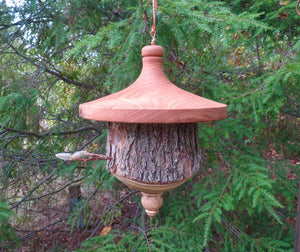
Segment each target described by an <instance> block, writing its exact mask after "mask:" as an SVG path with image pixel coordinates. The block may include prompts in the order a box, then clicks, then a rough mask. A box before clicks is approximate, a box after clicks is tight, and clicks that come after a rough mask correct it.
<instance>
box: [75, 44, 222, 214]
mask: <svg viewBox="0 0 300 252" xmlns="http://www.w3.org/2000/svg"><path fill="white" fill-rule="evenodd" d="M163 53H164V49H163V48H162V47H161V46H158V45H149V46H145V47H144V48H143V49H142V56H143V59H142V60H143V68H142V71H141V74H140V76H139V77H138V79H137V80H136V81H135V82H134V83H133V84H131V85H130V86H128V87H127V88H125V89H123V90H121V91H119V92H116V93H114V94H111V95H108V96H105V97H103V98H100V99H97V100H94V101H90V102H87V103H84V104H81V105H80V106H79V114H80V116H81V117H83V118H85V119H90V120H97V121H107V122H109V123H108V134H107V146H106V151H107V153H106V155H107V156H109V157H111V159H109V160H107V165H106V168H107V170H108V171H110V172H111V173H112V174H113V175H114V176H115V177H116V178H117V179H118V180H120V181H121V182H123V183H124V184H126V185H127V186H129V187H130V188H133V189H136V190H139V191H141V193H142V195H143V196H142V205H143V206H144V208H145V210H146V213H147V214H148V215H149V216H150V217H151V218H153V217H154V216H155V215H156V214H157V213H158V210H159V208H160V207H161V205H162V203H163V199H162V194H163V192H165V191H169V190H172V189H174V188H176V187H178V186H180V185H181V184H183V183H184V182H185V181H187V180H188V179H189V178H190V177H191V176H193V175H194V174H195V173H196V172H197V170H198V169H199V168H200V155H201V153H200V148H199V143H198V125H197V122H206V121H216V120H221V119H224V118H226V117H227V106H226V105H225V104H222V103H218V102H215V101H212V100H208V99H205V98H203V97H200V96H198V95H195V94H192V93H190V92H187V91H184V90H182V89H180V88H178V87H177V86H175V85H174V84H172V83H171V82H170V81H169V80H168V78H167V77H166V75H165V73H164V71H163V66H162V64H163V58H162V56H163Z"/></svg>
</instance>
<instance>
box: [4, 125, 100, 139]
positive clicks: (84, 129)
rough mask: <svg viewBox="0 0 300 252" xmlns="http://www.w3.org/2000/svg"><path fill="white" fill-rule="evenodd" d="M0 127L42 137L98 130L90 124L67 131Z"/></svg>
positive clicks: (8, 130)
mask: <svg viewBox="0 0 300 252" xmlns="http://www.w3.org/2000/svg"><path fill="white" fill-rule="evenodd" d="M0 128H2V129H4V130H6V131H7V132H13V133H18V134H20V135H24V136H33V137H36V138H43V137H47V136H60V135H72V134H78V133H81V132H83V131H88V130H93V131H99V130H98V129H97V128H96V127H92V126H86V127H82V128H78V129H74V130H67V131H55V132H53V131H47V132H45V133H41V134H38V133H35V132H30V131H25V130H20V129H14V128H10V127H5V126H4V127H3V126H2V125H1V124H0Z"/></svg>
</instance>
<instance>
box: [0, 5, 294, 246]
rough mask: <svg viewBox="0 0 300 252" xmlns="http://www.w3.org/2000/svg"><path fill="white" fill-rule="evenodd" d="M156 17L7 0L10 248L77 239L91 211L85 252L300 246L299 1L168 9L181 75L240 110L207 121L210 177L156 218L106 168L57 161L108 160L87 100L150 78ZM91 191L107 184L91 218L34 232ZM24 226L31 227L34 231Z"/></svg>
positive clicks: (170, 51) (0, 25)
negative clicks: (149, 48)
mask: <svg viewBox="0 0 300 252" xmlns="http://www.w3.org/2000/svg"><path fill="white" fill-rule="evenodd" d="M151 22H152V6H151V1H148V0H147V1H146V0H139V1H121V0H120V1H107V0H104V1H93V0H83V1H82V0H74V1H69V0H68V1H50V0H44V1H36V0H31V1H24V2H22V3H20V4H19V5H7V4H6V1H1V2H0V41H1V43H0V56H1V57H0V174H1V176H0V193H1V198H0V246H1V248H2V249H4V248H5V249H12V250H13V249H14V248H15V246H16V244H17V241H18V240H19V241H20V246H22V244H25V243H26V242H28V240H30V239H32V237H34V236H35V235H37V233H38V232H44V231H45V230H48V229H49V227H51V228H52V227H55V225H57V224H58V223H62V222H63V221H66V220H69V222H68V223H69V224H70V226H71V228H70V229H71V230H73V229H74V230H75V229H76V223H77V220H78V215H80V214H82V213H84V218H85V219H84V221H83V222H84V225H85V228H86V230H88V231H90V232H89V235H88V237H87V238H86V239H85V242H82V241H83V240H82V241H81V242H79V241H78V243H77V244H76V246H75V245H74V246H73V248H72V249H74V250H75V249H77V251H97V250H98V251H117V250H119V251H139V250H141V251H187V250H188V251H239V252H240V251H292V248H293V242H294V222H295V218H296V210H295V209H296V206H295V199H296V197H297V179H296V178H298V177H299V169H298V168H299V159H297V158H299V149H300V148H299V128H300V127H299V94H300V85H299V80H300V76H299V75H300V68H299V60H300V58H299V57H300V56H299V55H300V54H299V48H300V42H299V41H300V37H299V29H300V28H299V27H300V18H299V16H297V14H296V11H295V3H294V2H293V1H267V0H263V1H242V0H235V1H229V0H226V1H208V0H202V1H196V0H190V1H187V0H176V1H171V0H165V1H158V9H157V44H159V45H161V46H163V47H164V49H165V57H164V68H165V69H164V70H165V72H166V74H167V76H168V78H169V79H170V80H171V81H172V82H173V83H175V84H176V85H178V86H179V87H181V88H183V89H186V90H188V91H190V92H193V93H196V94H198V95H201V96H203V97H206V98H209V99H212V100H216V101H220V102H223V103H226V104H228V112H229V118H228V119H226V120H223V121H219V122H215V123H206V124H199V132H200V133H199V141H200V145H201V148H202V164H201V169H200V172H199V173H198V174H196V175H195V176H194V177H193V178H192V179H191V180H190V181H188V182H187V183H186V184H184V185H182V186H181V187H180V188H178V189H176V190H174V191H171V192H169V193H166V196H165V203H164V206H163V207H162V209H161V211H160V214H159V215H158V216H157V217H156V218H155V219H154V220H153V221H151V222H150V221H148V220H147V219H145V217H144V214H143V212H142V210H141V207H140V206H139V203H138V197H137V195H136V192H132V191H130V190H129V189H125V188H124V187H123V186H122V185H120V184H119V183H118V182H117V181H116V180H115V179H114V178H113V177H111V175H110V174H109V173H108V172H107V171H106V170H105V162H104V161H91V162H86V163H81V162H75V163H74V162H68V161H67V162H64V161H61V160H58V159H56V158H55V154H56V153H59V152H75V151H80V150H87V151H91V152H94V153H105V142H106V131H105V129H106V124H105V123H101V122H93V121H86V120H83V119H81V118H80V117H79V116H78V105H79V104H80V103H83V102H86V101H88V100H92V99H96V98H99V97H102V96H105V95H107V94H110V93H113V92H116V91H118V90H121V89H122V88H125V87H127V86H128V85H129V84H130V83H132V82H133V81H134V80H135V79H136V78H137V77H138V75H139V73H140V69H141V55H140V50H141V48H142V47H143V46H144V45H148V44H149V43H150V40H151V38H150V36H149V32H150V26H151ZM166 95H167V94H166ZM297 165H298V166H297ZM77 183H80V184H81V185H82V186H86V187H88V186H90V187H92V188H94V189H95V191H93V192H92V193H91V194H90V195H88V196H87V197H86V198H85V199H82V201H81V202H82V205H80V206H79V207H78V211H74V212H72V214H71V215H70V214H68V213H66V214H65V215H64V216H62V218H60V219H53V220H52V221H51V222H50V224H49V223H48V224H47V225H45V226H39V227H35V226H31V224H30V223H31V221H32V220H33V219H34V216H35V215H36V213H35V212H34V209H38V208H39V207H40V205H43V204H44V205H47V206H49V207H48V209H49V211H51V207H52V206H53V205H55V204H56V203H55V202H57V201H60V200H61V198H62V197H64V194H63V192H64V190H65V189H66V188H67V187H68V186H70V185H72V184H77ZM104 191H105V192H106V193H107V192H109V193H110V195H115V196H114V197H115V198H114V203H112V204H111V205H109V204H108V203H107V205H105V206H104V207H103V208H101V211H100V210H99V212H97V214H96V215H93V212H92V211H89V207H88V206H89V205H90V204H91V202H92V201H93V200H96V199H97V198H96V196H97V195H99V194H100V193H102V192H104ZM113 192H114V194H113ZM124 192H126V195H125V196H124V195H122V196H118V193H124ZM101 195H102V194H101ZM110 198H113V196H111V197H110ZM129 206H130V207H129ZM128 208H131V210H128ZM99 209H100V206H99ZM16 216H18V217H16ZM25 216H26V218H25ZM89 216H90V217H89ZM16 218H19V222H21V223H26V221H28V222H27V226H28V230H27V232H26V233H25V234H24V233H22V232H21V231H20V230H19V229H18V225H17V222H16ZM49 225H50V226H49ZM105 228H106V229H105ZM110 228H112V229H110ZM50 230H51V229H50ZM101 230H102V231H103V232H101V233H102V235H100V236H99V234H100V231H101ZM13 231H14V232H13ZM50 232H51V231H50ZM82 232H84V231H82ZM27 244H30V243H27ZM32 246H33V245H32ZM63 246H64V245H63V244H60V248H63ZM75 247H76V248H75Z"/></svg>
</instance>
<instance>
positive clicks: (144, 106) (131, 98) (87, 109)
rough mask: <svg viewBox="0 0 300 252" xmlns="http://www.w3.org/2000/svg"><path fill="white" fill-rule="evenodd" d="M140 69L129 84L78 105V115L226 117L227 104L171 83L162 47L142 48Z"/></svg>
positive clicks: (144, 119) (133, 119) (162, 119)
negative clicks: (165, 71) (164, 62)
mask: <svg viewBox="0 0 300 252" xmlns="http://www.w3.org/2000/svg"><path fill="white" fill-rule="evenodd" d="M142 55H143V69H142V72H141V74H140V76H139V77H138V79H137V80H136V81H135V82H134V83H133V84H131V85H130V86H129V87H127V88H125V89H123V90H121V91H119V92H116V93H114V94H111V95H108V96H106V97H103V98H100V99H97V100H94V101H90V102H87V103H83V104H81V105H80V106H79V114H80V116H81V117H83V118H85V119H90V120H97V121H110V122H127V123H190V122H204V121H216V120H221V119H224V118H226V117H227V105H225V104H222V103H218V102H215V101H212V100H208V99H205V98H203V97H200V96H197V95H195V94H192V93H190V92H187V91H184V90H182V89H180V88H178V87H177V86H175V85H174V84H172V83H171V82H170V81H169V80H168V78H167V77H166V75H165V73H164V71H163V67H162V61H163V60H162V56H163V48H162V47H161V46H157V45H149V46H145V47H144V48H143V49H142Z"/></svg>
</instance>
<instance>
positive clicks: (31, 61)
mask: <svg viewBox="0 0 300 252" xmlns="http://www.w3.org/2000/svg"><path fill="white" fill-rule="evenodd" d="M6 41H7V44H8V46H9V47H10V48H11V49H12V50H13V51H14V52H15V53H16V54H17V55H18V56H20V57H21V58H23V59H25V60H26V61H27V62H29V63H30V64H32V65H33V66H35V67H36V68H38V69H40V70H43V71H45V72H46V73H49V74H51V75H53V76H55V77H57V78H59V79H60V80H62V81H64V82H66V83H69V84H72V85H75V86H78V87H82V88H86V89H94V86H93V85H91V84H86V83H82V82H78V81H76V80H73V79H70V78H68V77H66V76H64V75H63V74H62V73H61V72H59V71H58V70H55V71H54V70H51V69H49V67H47V66H45V65H42V64H38V63H37V62H38V61H37V60H36V59H31V58H29V57H27V56H25V55H24V54H23V53H21V52H20V51H18V50H17V48H16V47H14V46H13V45H12V44H11V43H10V42H9V41H8V40H6Z"/></svg>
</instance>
